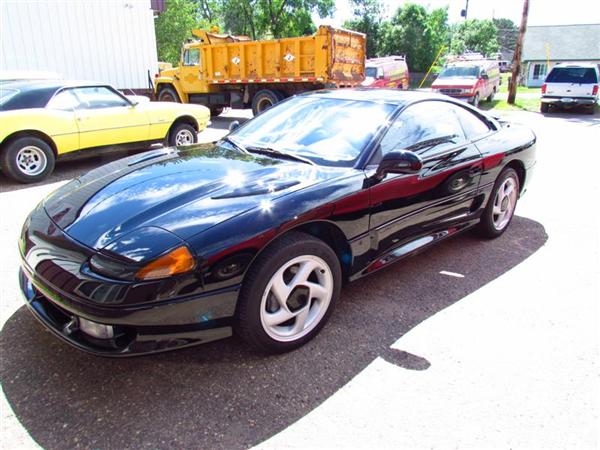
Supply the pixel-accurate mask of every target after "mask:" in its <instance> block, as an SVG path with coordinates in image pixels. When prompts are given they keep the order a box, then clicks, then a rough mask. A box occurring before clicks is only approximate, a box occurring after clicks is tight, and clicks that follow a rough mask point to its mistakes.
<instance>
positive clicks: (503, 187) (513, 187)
mask: <svg viewBox="0 0 600 450" xmlns="http://www.w3.org/2000/svg"><path fill="white" fill-rule="evenodd" d="M518 198H519V176H518V175H517V172H515V170H514V169H511V168H506V169H504V170H503V171H502V173H501V174H500V176H499V177H498V179H497V180H496V183H495V184H494V189H492V193H491V194H490V198H489V200H488V203H487V205H486V207H485V209H484V211H483V214H482V215H481V222H479V224H478V226H477V232H478V233H479V235H481V236H483V237H486V238H490V239H491V238H496V237H498V236H500V235H501V234H502V233H504V232H505V231H506V229H507V228H508V225H509V224H510V222H511V220H512V218H513V215H514V212H515V208H516V206H517V200H518Z"/></svg>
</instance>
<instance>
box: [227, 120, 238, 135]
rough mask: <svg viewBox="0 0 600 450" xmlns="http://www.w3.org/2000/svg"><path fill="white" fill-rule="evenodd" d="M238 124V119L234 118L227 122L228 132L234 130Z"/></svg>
mask: <svg viewBox="0 0 600 450" xmlns="http://www.w3.org/2000/svg"><path fill="white" fill-rule="evenodd" d="M239 126H240V122H239V120H234V121H233V122H231V123H230V124H229V132H230V133H231V132H232V131H233V130H235V129H236V128H237V127H239Z"/></svg>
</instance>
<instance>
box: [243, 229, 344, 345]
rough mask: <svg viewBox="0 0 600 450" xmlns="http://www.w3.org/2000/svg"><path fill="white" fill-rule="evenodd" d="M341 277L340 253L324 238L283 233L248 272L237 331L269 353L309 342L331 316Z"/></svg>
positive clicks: (296, 233)
mask: <svg viewBox="0 0 600 450" xmlns="http://www.w3.org/2000/svg"><path fill="white" fill-rule="evenodd" d="M341 280H342V272H341V267H340V262H339V260H338V257H337V255H336V254H335V252H334V251H333V250H332V249H331V247H329V246H328V245H327V244H325V242H323V241H321V240H320V239H317V238H315V237H313V236H311V235H309V234H305V233H300V232H290V233H288V234H286V235H284V236H283V237H281V238H280V239H278V240H277V241H275V242H274V243H273V244H271V245H270V246H269V247H268V248H267V249H266V250H265V251H264V252H263V253H262V254H261V255H260V256H259V257H258V258H257V260H256V261H255V262H254V263H253V264H252V266H251V268H250V269H249V270H248V272H247V274H246V276H245V279H244V282H243V285H242V289H241V292H240V297H239V300H238V307H237V312H236V326H235V329H236V332H237V334H239V335H240V336H241V337H242V338H243V339H244V340H245V341H246V342H248V343H249V344H250V345H251V346H252V347H253V348H254V349H256V350H258V351H260V352H265V353H282V352H287V351H290V350H293V349H296V348H298V347H300V346H302V345H304V344H305V343H306V342H308V341H309V340H311V339H312V338H314V337H315V336H316V335H317V334H318V333H319V331H320V330H321V329H322V328H323V326H324V325H325V323H326V322H327V320H328V319H329V317H330V315H331V313H332V311H333V308H334V305H335V302H336V301H337V299H338V297H339V295H340V289H341ZM277 286H278V287H277ZM278 293H279V294H278ZM284 296H285V298H283V297H284Z"/></svg>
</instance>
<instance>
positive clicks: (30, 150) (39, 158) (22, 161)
mask: <svg viewBox="0 0 600 450" xmlns="http://www.w3.org/2000/svg"><path fill="white" fill-rule="evenodd" d="M16 160H17V167H18V168H19V170H20V171H21V172H22V173H24V174H25V175H27V176H30V177H34V176H36V175H39V174H40V173H42V172H43V171H44V170H45V169H46V166H47V165H48V158H46V154H45V153H44V152H43V150H42V149H41V148H39V147H36V146H34V145H28V146H27V147H23V148H22V149H21V150H19V151H18V153H17V157H16Z"/></svg>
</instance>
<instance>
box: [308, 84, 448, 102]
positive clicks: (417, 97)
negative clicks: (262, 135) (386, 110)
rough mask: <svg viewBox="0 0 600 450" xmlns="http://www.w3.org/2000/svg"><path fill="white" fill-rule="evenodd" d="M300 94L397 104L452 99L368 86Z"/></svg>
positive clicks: (443, 96)
mask: <svg viewBox="0 0 600 450" xmlns="http://www.w3.org/2000/svg"><path fill="white" fill-rule="evenodd" d="M301 95H307V96H314V97H323V98H335V99H339V100H361V101H371V102H383V103H390V104H393V105H397V106H404V105H407V104H409V103H414V102H417V101H421V100H435V99H437V100H452V99H450V98H449V97H447V96H445V95H441V94H435V93H431V92H425V91H402V90H399V89H381V88H369V87H360V88H344V89H322V90H319V91H311V92H307V93H304V94H301Z"/></svg>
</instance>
